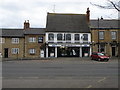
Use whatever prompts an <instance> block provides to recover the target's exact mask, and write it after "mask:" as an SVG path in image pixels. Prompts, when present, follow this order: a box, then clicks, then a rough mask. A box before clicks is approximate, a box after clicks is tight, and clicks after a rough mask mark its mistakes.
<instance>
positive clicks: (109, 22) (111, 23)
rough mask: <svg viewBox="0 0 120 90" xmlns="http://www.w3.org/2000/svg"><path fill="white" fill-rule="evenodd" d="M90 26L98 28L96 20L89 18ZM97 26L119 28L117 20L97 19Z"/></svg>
mask: <svg viewBox="0 0 120 90" xmlns="http://www.w3.org/2000/svg"><path fill="white" fill-rule="evenodd" d="M90 27H91V28H98V20H90ZM99 28H106V29H107V28H110V29H112V28H113V29H114V28H120V27H119V25H118V20H106V19H103V20H101V19H100V20H99Z"/></svg>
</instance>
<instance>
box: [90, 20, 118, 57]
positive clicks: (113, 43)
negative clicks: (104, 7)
mask: <svg viewBox="0 0 120 90" xmlns="http://www.w3.org/2000/svg"><path fill="white" fill-rule="evenodd" d="M90 28H91V35H92V37H91V38H92V47H93V48H92V51H93V52H104V53H106V54H108V55H110V56H118V45H119V43H118V40H119V39H118V36H119V34H118V30H120V28H119V27H118V20H106V19H103V18H101V19H100V20H99V19H98V20H90Z"/></svg>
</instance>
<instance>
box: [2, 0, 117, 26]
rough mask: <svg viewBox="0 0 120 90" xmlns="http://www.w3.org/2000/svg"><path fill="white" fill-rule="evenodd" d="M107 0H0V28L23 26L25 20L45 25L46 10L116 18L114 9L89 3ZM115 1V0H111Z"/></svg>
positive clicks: (104, 2) (33, 23)
mask: <svg viewBox="0 0 120 90" xmlns="http://www.w3.org/2000/svg"><path fill="white" fill-rule="evenodd" d="M106 1H107V0H0V28H23V23H24V21H25V20H29V21H30V26H31V27H33V28H43V27H46V16H47V12H50V13H53V12H54V11H55V13H75V14H85V13H86V9H87V8H88V7H89V8H90V18H91V19H97V18H98V17H99V18H100V17H101V16H102V17H103V18H104V19H117V18H118V12H117V11H116V10H113V9H111V10H107V9H101V8H98V7H96V6H93V5H91V4H90V2H91V3H95V4H101V5H105V4H107V2H106ZM113 1H116V0H113Z"/></svg>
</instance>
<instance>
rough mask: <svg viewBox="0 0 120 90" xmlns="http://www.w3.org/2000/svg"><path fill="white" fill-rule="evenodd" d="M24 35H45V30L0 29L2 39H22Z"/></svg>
mask: <svg viewBox="0 0 120 90" xmlns="http://www.w3.org/2000/svg"><path fill="white" fill-rule="evenodd" d="M24 34H36V35H37V34H45V28H30V29H27V30H24V29H0V36H2V37H24Z"/></svg>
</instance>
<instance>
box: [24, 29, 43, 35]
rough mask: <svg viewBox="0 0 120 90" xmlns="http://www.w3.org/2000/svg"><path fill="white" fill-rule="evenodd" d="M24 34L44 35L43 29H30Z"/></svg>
mask: <svg viewBox="0 0 120 90" xmlns="http://www.w3.org/2000/svg"><path fill="white" fill-rule="evenodd" d="M24 34H35V35H37V34H45V28H30V29H29V30H26V31H25V32H24Z"/></svg>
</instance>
